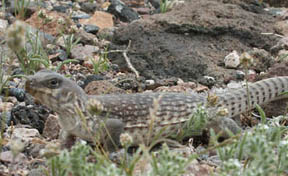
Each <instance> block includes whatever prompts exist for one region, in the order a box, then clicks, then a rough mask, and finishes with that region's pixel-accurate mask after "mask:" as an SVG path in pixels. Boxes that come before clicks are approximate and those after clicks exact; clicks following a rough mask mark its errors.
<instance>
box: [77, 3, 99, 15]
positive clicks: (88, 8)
mask: <svg viewBox="0 0 288 176" xmlns="http://www.w3.org/2000/svg"><path fill="white" fill-rule="evenodd" d="M80 7H81V9H80V10H82V11H83V12H86V13H94V12H95V10H96V9H99V7H98V5H97V4H96V3H91V2H83V3H80Z"/></svg>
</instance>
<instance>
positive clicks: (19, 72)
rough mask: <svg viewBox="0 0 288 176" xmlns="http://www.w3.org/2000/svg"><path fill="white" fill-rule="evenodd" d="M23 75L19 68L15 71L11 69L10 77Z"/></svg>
mask: <svg viewBox="0 0 288 176" xmlns="http://www.w3.org/2000/svg"><path fill="white" fill-rule="evenodd" d="M23 74H24V72H23V71H22V69H21V68H15V69H13V71H12V76H13V75H23Z"/></svg>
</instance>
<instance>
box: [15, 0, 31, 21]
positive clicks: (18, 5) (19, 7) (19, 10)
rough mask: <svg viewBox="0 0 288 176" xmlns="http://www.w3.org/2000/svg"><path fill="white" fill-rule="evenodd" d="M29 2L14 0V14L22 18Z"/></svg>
mask: <svg viewBox="0 0 288 176" xmlns="http://www.w3.org/2000/svg"><path fill="white" fill-rule="evenodd" d="M29 4H30V0H28V1H25V0H15V1H14V6H15V16H17V17H18V18H19V19H21V20H24V19H25V14H26V12H27V7H28V6H29Z"/></svg>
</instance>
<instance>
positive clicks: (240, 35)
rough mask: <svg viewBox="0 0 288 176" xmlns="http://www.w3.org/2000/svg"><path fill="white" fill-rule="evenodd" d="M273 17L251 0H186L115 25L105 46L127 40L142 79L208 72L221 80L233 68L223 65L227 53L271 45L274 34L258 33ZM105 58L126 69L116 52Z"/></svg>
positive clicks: (267, 29)
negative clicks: (138, 18)
mask: <svg viewBox="0 0 288 176" xmlns="http://www.w3.org/2000/svg"><path fill="white" fill-rule="evenodd" d="M274 21H275V19H274V18H273V17H272V16H271V15H269V14H268V13H266V12H265V11H264V10H263V8H262V7H261V6H257V4H256V5H255V4H254V3H250V4H245V3H244V2H241V1H237V0H234V1H232V2H229V3H228V2H226V1H224V0H207V1H198V0H191V2H190V3H187V4H184V5H180V6H178V7H177V8H175V9H173V10H172V11H170V12H167V13H165V14H157V15H152V16H151V17H150V18H147V19H143V20H138V21H136V22H134V23H131V24H129V25H127V26H123V27H120V28H119V29H118V30H117V31H116V34H115V36H114V38H113V44H112V48H111V49H124V48H125V47H126V46H127V44H128V41H129V40H131V42H132V44H131V48H130V50H129V53H128V56H129V58H130V59H131V62H132V65H133V66H134V67H135V68H136V70H138V71H139V72H140V75H142V76H144V77H145V78H146V79H162V78H168V77H171V76H174V77H179V78H181V79H183V80H184V81H199V80H200V79H201V78H202V77H203V76H205V75H208V76H212V77H215V78H216V79H217V81H218V83H221V82H222V81H223V80H224V79H225V77H228V76H230V75H231V74H234V73H235V70H231V69H226V68H224V66H223V65H224V64H223V60H224V57H225V56H226V55H227V54H229V53H230V52H232V51H233V50H235V49H236V50H237V51H238V52H239V53H242V52H244V51H249V50H252V49H253V48H254V47H256V48H259V49H264V50H266V51H269V50H270V48H271V47H272V46H273V45H275V43H276V38H275V37H273V36H267V35H262V34H261V33H266V32H273V31H274V30H273V24H274ZM109 58H111V61H112V63H116V64H118V65H119V66H120V69H121V70H122V71H128V70H129V68H128V67H127V64H126V62H125V60H124V57H123V56H122V54H121V53H113V54H110V55H109ZM129 71H130V70H129ZM261 71H262V70H261Z"/></svg>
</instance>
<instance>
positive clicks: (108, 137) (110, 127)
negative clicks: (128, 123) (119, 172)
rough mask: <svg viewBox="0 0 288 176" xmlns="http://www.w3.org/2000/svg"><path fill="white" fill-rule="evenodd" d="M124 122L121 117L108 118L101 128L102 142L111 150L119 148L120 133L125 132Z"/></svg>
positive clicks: (105, 147) (106, 148)
mask: <svg viewBox="0 0 288 176" xmlns="http://www.w3.org/2000/svg"><path fill="white" fill-rule="evenodd" d="M124 126H125V125H124V123H123V122H122V121H121V120H119V119H107V120H106V121H105V122H104V125H103V126H102V128H101V132H102V134H101V143H102V144H103V147H104V149H105V150H108V151H110V152H112V151H116V150H117V149H119V147H120V146H121V145H120V135H121V134H122V133H124Z"/></svg>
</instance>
